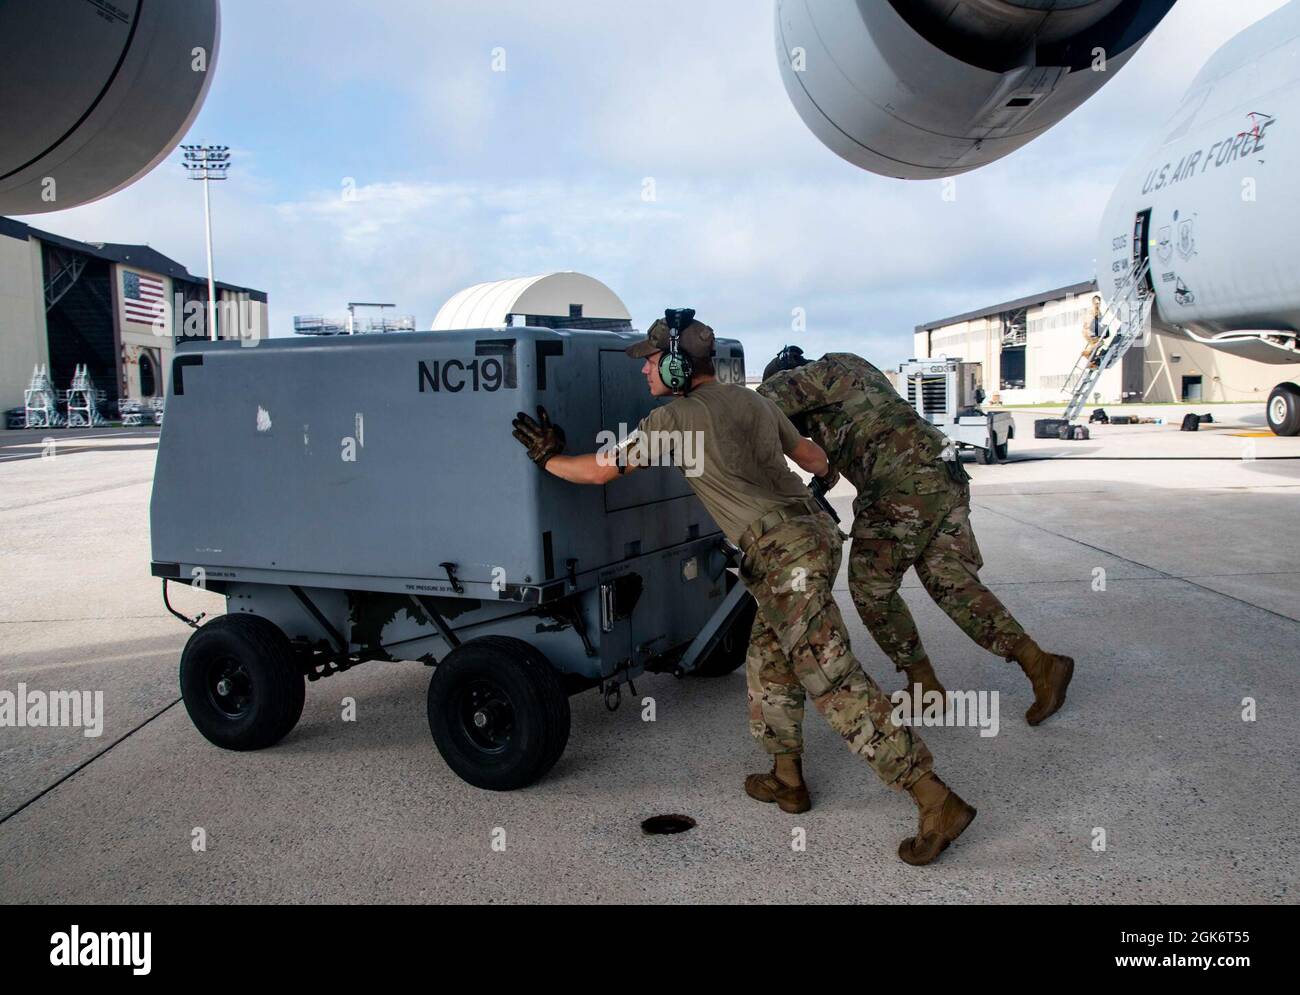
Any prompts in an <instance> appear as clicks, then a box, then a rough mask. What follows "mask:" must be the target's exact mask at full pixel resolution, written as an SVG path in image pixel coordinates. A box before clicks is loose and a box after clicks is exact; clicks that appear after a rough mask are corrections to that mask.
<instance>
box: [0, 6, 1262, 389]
mask: <svg viewBox="0 0 1300 995" xmlns="http://www.w3.org/2000/svg"><path fill="white" fill-rule="evenodd" d="M1279 6H1281V2H1280V0H1234V2H1232V3H1227V2H1223V0H1181V2H1180V3H1178V4H1177V5H1176V7H1175V9H1174V11H1173V12H1172V13H1171V14H1170V15H1169V17H1167V18H1166V20H1165V22H1164V23H1163V24H1162V25H1161V26H1160V27H1159V28H1158V29H1157V30H1156V32H1155V34H1154V35H1153V36H1152V38H1151V39H1150V40H1149V41H1148V43H1147V45H1146V46H1145V47H1144V48H1143V50H1142V51H1141V52H1140V53H1139V54H1138V55H1137V56H1136V58H1135V59H1134V60H1133V61H1132V62H1131V63H1130V64H1129V65H1128V66H1127V67H1125V69H1124V70H1123V71H1122V72H1120V73H1119V74H1117V76H1116V77H1115V79H1114V80H1113V81H1111V82H1110V83H1109V84H1108V85H1107V86H1106V87H1104V88H1103V89H1102V90H1101V92H1100V93H1099V94H1098V95H1097V96H1096V97H1095V98H1094V99H1093V100H1092V101H1090V102H1089V103H1088V104H1086V105H1085V106H1084V107H1083V108H1082V109H1081V110H1080V111H1079V112H1076V114H1074V115H1072V116H1071V117H1069V118H1067V119H1066V120H1065V121H1064V122H1063V123H1061V124H1059V125H1058V126H1057V127H1056V128H1054V129H1053V130H1051V131H1049V132H1048V133H1047V134H1046V135H1045V136H1043V137H1042V138H1040V139H1039V140H1038V141H1036V142H1034V143H1032V144H1031V145H1030V146H1028V147H1027V148H1025V149H1022V150H1021V151H1020V152H1017V153H1016V154H1014V155H1012V156H1010V157H1008V158H1007V159H1005V160H1003V161H1002V162H1000V163H997V164H995V165H993V166H991V167H987V168H985V169H983V170H980V171H978V172H976V173H973V174H967V175H965V176H963V177H960V178H959V179H958V181H957V182H958V185H957V198H956V200H955V201H951V202H948V201H944V200H943V198H942V196H941V188H940V185H939V184H938V183H934V182H926V183H917V182H904V181H899V180H891V179H885V178H882V177H877V176H874V175H871V174H869V173H865V172H862V171H859V170H857V169H855V168H854V167H852V166H850V165H849V164H847V163H845V162H843V161H842V160H840V159H839V158H838V157H837V156H835V155H834V154H832V153H831V152H829V151H828V150H826V149H825V148H824V147H823V146H822V145H821V144H820V143H819V142H818V141H817V139H816V138H814V137H813V136H812V135H811V134H810V133H809V132H807V131H806V130H805V129H804V127H803V125H802V124H801V122H800V121H799V118H798V116H797V114H796V113H795V111H794V109H793V108H792V107H791V106H790V104H789V102H788V101H787V99H786V96H785V92H784V90H783V88H782V85H781V81H780V76H779V73H778V70H777V64H776V55H775V46H774V41H773V24H772V20H773V17H772V4H771V3H770V2H769V0H692V2H688V0H618V2H610V0H371V2H369V3H367V4H364V5H363V4H357V3H355V2H346V3H345V2H342V0H223V2H222V21H223V23H222V39H221V51H220V56H219V59H218V64H217V67H216V77H215V79H214V81H213V85H212V89H211V92H210V93H209V96H208V99H207V103H206V104H205V105H204V108H203V110H202V112H201V113H200V115H199V117H198V119H197V121H196V122H195V124H194V126H193V128H192V129H191V132H190V135H189V136H188V140H189V141H198V142H218V143H224V144H227V145H230V146H231V147H232V149H233V151H234V163H233V168H232V170H231V178H230V179H229V180H228V181H227V182H225V183H223V184H220V185H217V186H215V187H214V191H213V193H214V205H213V210H214V218H215V222H214V239H215V251H216V258H217V275H218V278H219V279H223V280H228V281H230V282H233V283H240V284H244V285H248V286H253V287H257V288H259V289H264V290H266V291H267V292H268V293H269V294H270V301H271V330H272V334H276V335H279V334H288V333H289V330H290V327H291V321H292V316H293V315H294V314H297V313H327V314H338V313H342V311H343V308H344V305H345V304H346V302H347V301H349V300H388V301H393V302H396V303H397V305H398V310H399V312H405V313H413V314H415V315H416V318H417V321H418V324H419V327H422V328H423V327H427V326H428V324H429V322H430V321H432V319H433V315H434V313H435V312H436V311H437V308H438V306H439V305H440V304H441V303H442V302H443V301H444V300H445V299H446V298H447V297H449V296H450V295H451V294H452V293H454V292H455V291H456V290H459V289H460V288H462V287H464V286H466V285H468V284H470V283H476V282H480V281H483V280H493V279H502V278H506V277H512V276H523V275H529V274H532V273H539V272H546V271H550V270H564V269H573V270H579V271H582V272H586V273H590V274H591V275H593V276H596V277H598V278H599V279H602V280H604V281H605V282H606V283H608V284H609V285H610V286H611V287H612V288H613V289H614V290H615V291H616V292H617V293H618V294H619V295H620V296H621V297H622V298H623V299H624V301H625V302H626V303H627V305H628V307H629V308H630V309H631V311H632V314H633V317H634V322H635V323H636V324H637V325H638V326H639V327H645V326H646V325H648V324H649V322H650V321H651V320H652V319H653V318H654V316H655V315H656V314H657V313H661V312H662V309H663V308H664V307H665V306H679V305H685V306H692V307H695V308H696V309H697V310H698V311H699V313H700V316H701V317H702V318H704V319H705V320H706V321H708V322H709V323H710V324H712V325H713V326H714V327H715V328H716V329H717V331H718V333H719V334H720V335H728V336H733V337H738V338H740V339H741V340H742V341H743V342H744V343H745V346H746V350H747V354H748V355H749V356H750V360H751V365H754V361H755V359H757V360H759V363H758V365H759V366H761V363H762V362H765V361H766V359H767V358H768V357H769V356H770V355H771V354H772V353H774V352H775V351H776V350H777V349H778V348H779V347H780V346H781V345H782V344H783V343H784V342H786V341H791V340H794V339H796V338H797V339H798V340H799V341H800V344H802V345H804V346H805V349H806V351H809V352H811V353H814V354H816V353H819V352H822V351H829V350H836V349H845V350H850V351H854V352H858V353H860V354H862V355H864V356H866V357H868V358H870V359H872V360H873V361H874V362H876V363H877V364H878V365H882V366H888V365H894V364H896V363H897V362H899V361H900V360H902V359H905V358H907V356H908V355H909V354H910V351H911V346H912V337H911V331H912V327H913V326H914V325H916V324H919V323H921V322H923V321H928V320H932V319H935V318H939V317H943V316H945V315H949V314H954V313H958V312H961V311H965V310H969V309H972V308H975V307H980V306H984V305H987V304H992V303H996V302H998V301H1001V300H1006V299H1010V298H1014V297H1017V296H1020V295H1023V294H1028V293H1032V292H1034V291H1037V290H1041V289H1046V288H1049V287H1056V286H1061V285H1064V284H1068V283H1074V282H1076V281H1078V280H1083V279H1088V278H1091V277H1092V276H1093V275H1094V274H1093V257H1094V255H1095V252H1096V250H1095V246H1094V243H1095V239H1096V229H1097V223H1098V221H1099V219H1100V216H1101V211H1102V209H1103V208H1104V206H1105V203H1106V200H1107V199H1108V197H1109V195H1110V191H1111V189H1112V187H1113V186H1114V184H1115V182H1116V181H1117V180H1118V179H1119V176H1120V174H1121V172H1122V171H1123V169H1124V167H1125V166H1126V165H1127V163H1128V161H1129V160H1130V159H1131V158H1132V157H1133V156H1134V155H1136V154H1137V153H1138V152H1139V151H1140V149H1141V147H1142V145H1143V144H1144V143H1145V141H1146V140H1147V134H1148V132H1149V131H1150V130H1152V129H1156V128H1158V127H1159V126H1160V125H1162V124H1163V123H1164V122H1165V120H1166V119H1167V118H1168V117H1169V116H1170V115H1171V114H1172V113H1173V110H1174V107H1175V105H1176V102H1177V100H1178V98H1179V97H1180V96H1181V94H1182V92H1183V90H1184V89H1185V88H1186V86H1187V84H1188V83H1189V82H1190V81H1191V79H1192V77H1193V76H1194V75H1195V73H1196V71H1197V70H1198V69H1199V68H1200V66H1201V64H1202V63H1203V62H1204V60H1205V59H1206V58H1207V57H1208V56H1209V55H1210V54H1211V53H1212V52H1213V51H1214V50H1215V49H1217V48H1218V47H1219V45H1221V44H1222V43H1223V42H1224V41H1225V40H1226V39H1227V38H1228V37H1230V36H1231V35H1232V34H1234V33H1235V32H1237V31H1239V30H1240V29H1241V28H1243V27H1245V26H1246V25H1247V24H1249V23H1251V22H1252V21H1254V20H1257V19H1258V18H1259V17H1261V16H1263V15H1264V14H1266V13H1268V12H1270V11H1272V10H1274V9H1276V8H1277V7H1279ZM497 50H501V51H502V52H503V53H504V58H505V67H506V68H505V71H504V72H494V71H493V58H494V52H496V51H497ZM497 54H498V56H499V54H500V53H499V52H498V53H497ZM178 163H179V157H178V155H173V157H172V158H171V159H170V160H168V161H167V162H165V163H163V164H162V165H161V166H159V167H158V168H157V169H156V170H154V172H153V173H151V174H150V175H149V176H147V177H145V178H144V179H143V180H141V181H140V182H139V183H137V184H136V185H135V186H133V187H131V188H129V189H128V190H125V191H123V192H121V193H119V194H117V195H115V196H113V197H110V198H108V199H106V200H104V201H100V202H98V203H96V204H91V205H87V206H86V207H82V208H77V209H74V210H70V211H65V212H59V213H56V214H49V215H42V216H39V217H30V218H26V219H24V220H27V221H28V222H29V223H31V224H33V225H35V226H36V227H39V228H44V229H47V230H51V231H55V232H59V233H62V234H66V235H70V236H73V237H78V238H84V239H89V240H95V241H114V242H145V243H148V244H151V245H153V246H154V247H155V248H157V249H159V250H161V251H163V252H165V253H167V254H168V255H171V256H173V257H175V258H176V259H178V260H180V261H181V262H183V263H185V264H186V265H187V266H188V267H189V268H190V270H191V271H192V272H196V273H199V272H202V271H203V268H204V252H203V241H202V198H201V195H200V191H199V187H198V185H197V184H193V183H189V182H187V180H186V179H185V177H184V175H183V170H182V169H181V167H180V166H179V164H178ZM646 177H653V179H654V184H655V193H656V199H655V200H654V201H653V202H646V201H645V200H643V199H642V185H643V181H644V179H645V178H646ZM353 189H354V190H355V196H354V197H345V190H353ZM795 308H802V309H804V312H805V313H806V315H807V332H806V333H804V334H802V335H800V336H796V335H795V334H794V333H793V332H791V331H790V325H791V314H792V311H793V309H795Z"/></svg>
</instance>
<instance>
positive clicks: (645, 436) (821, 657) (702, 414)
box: [512, 321, 975, 864]
mask: <svg viewBox="0 0 1300 995" xmlns="http://www.w3.org/2000/svg"><path fill="white" fill-rule="evenodd" d="M669 344H670V336H669V329H668V327H667V326H666V325H665V323H664V322H662V321H657V322H655V324H654V325H652V326H651V328H650V331H649V333H648V335H647V338H646V340H645V341H643V342H638V343H636V344H635V345H633V346H631V347H630V348H629V349H628V350H627V351H628V354H629V355H630V356H634V357H637V358H643V359H645V361H646V362H645V365H644V366H643V367H642V372H643V373H644V374H645V376H646V382H647V386H648V387H649V388H650V392H651V394H653V395H655V396H657V397H666V396H669V395H671V394H673V393H674V391H673V390H672V389H671V388H670V387H668V386H667V385H666V384H665V382H664V376H663V371H662V367H661V363H660V360H661V358H663V357H664V353H665V351H666V350H667V349H668V348H669ZM674 344H678V343H674ZM679 348H680V350H681V351H682V352H684V353H685V354H686V355H688V356H689V357H690V358H691V359H692V360H693V365H694V372H693V374H692V375H691V376H690V379H689V381H688V383H687V385H686V389H685V390H681V391H679V392H677V396H676V397H674V398H673V400H672V401H670V402H669V403H668V404H665V405H662V406H660V407H657V408H655V409H653V410H652V411H651V413H650V414H649V415H648V416H647V417H646V418H645V419H643V420H642V422H641V424H640V425H639V426H638V428H637V431H636V433H634V434H633V436H632V437H631V438H630V439H629V440H628V442H627V443H625V444H624V445H623V446H622V447H620V449H619V451H618V454H617V456H616V457H615V458H614V459H610V458H602V456H601V455H600V454H594V453H592V454H585V455H566V454H564V452H563V450H564V445H565V442H564V433H563V431H562V430H561V429H560V428H559V426H557V425H553V424H552V423H551V422H550V421H549V419H548V418H547V416H546V413H545V411H543V410H539V412H538V418H537V419H533V418H532V417H531V416H530V415H527V414H524V413H522V412H521V413H520V414H519V415H517V416H516V418H515V420H514V422H513V423H512V425H513V429H514V436H515V438H516V439H518V440H519V442H520V443H521V444H522V445H524V446H525V447H526V448H527V450H528V454H529V456H530V457H531V458H532V459H533V460H534V462H536V463H537V464H538V465H539V466H541V467H543V468H544V469H545V470H546V471H547V472H549V473H552V474H554V475H555V476H557V477H560V478H561V479H563V480H568V481H571V482H573V483H583V484H611V483H613V482H614V481H616V480H617V478H618V477H619V476H621V475H623V474H625V473H628V472H632V471H634V470H636V469H637V468H638V467H639V466H643V465H645V449H644V448H643V447H642V446H641V445H640V442H641V440H647V441H649V442H651V443H653V439H652V438H650V437H652V436H653V435H654V434H655V433H665V434H667V435H672V436H676V437H679V438H681V437H684V436H685V435H686V434H687V433H692V434H697V435H698V437H699V438H700V439H701V440H702V443H703V450H702V459H701V460H700V463H699V465H698V466H696V467H694V469H695V470H696V471H698V472H695V473H692V474H687V477H686V479H687V482H688V483H689V484H690V486H691V488H692V489H693V490H694V491H695V493H696V495H697V496H698V497H699V499H700V501H701V502H702V503H703V504H704V506H705V508H707V509H708V511H709V514H710V515H712V516H713V519H714V521H716V522H717V523H718V527H719V528H720V529H721V530H722V532H723V533H724V534H725V535H726V536H727V538H728V539H730V540H731V541H732V542H733V543H735V544H736V545H737V546H739V547H740V549H741V551H742V552H743V554H744V560H743V562H742V565H741V576H742V579H743V580H744V583H745V585H746V587H747V588H748V589H749V591H750V593H751V594H753V596H754V598H755V600H756V601H757V602H758V613H757V616H756V618H755V621H754V626H753V630H752V632H751V637H750V647H749V652H748V654H747V658H746V670H747V680H748V687H749V696H748V697H749V717H750V728H751V730H752V731H753V733H754V735H755V737H756V738H757V739H758V741H759V743H760V744H761V745H762V746H763V747H764V749H766V750H767V751H768V752H769V753H771V754H772V755H773V757H774V766H773V769H772V771H771V772H770V773H768V772H763V773H757V774H751V775H750V776H749V777H747V778H746V779H745V792H746V793H747V794H748V795H749V796H750V797H751V798H754V799H756V800H758V801H762V802H774V803H776V805H777V806H778V807H779V808H781V809H782V810H783V811H785V812H792V813H793V812H804V811H807V810H808V809H809V808H810V807H811V804H812V803H811V800H810V798H809V795H808V789H807V786H806V785H805V784H804V781H803V765H802V759H801V758H802V754H803V729H802V725H803V714H804V701H805V698H806V697H807V696H811V697H812V702H813V706H814V707H815V708H816V709H817V710H818V711H819V712H821V713H822V714H823V715H824V716H825V717H826V719H827V721H828V722H830V724H831V726H832V727H833V728H834V729H835V731H836V732H838V733H839V734H840V735H841V736H842V737H843V738H844V739H845V741H846V742H847V743H848V744H849V747H850V748H851V749H853V750H854V751H855V752H857V753H858V754H860V755H861V756H863V757H864V758H865V759H866V760H867V762H868V763H870V764H871V766H872V767H873V768H874V770H875V771H876V773H877V774H878V775H879V776H880V778H881V780H883V781H884V782H885V783H886V784H888V785H889V786H890V787H893V788H895V789H898V790H906V791H907V792H908V793H909V794H910V795H911V797H912V799H913V800H914V801H915V802H916V804H917V808H918V810H919V811H918V816H919V825H918V831H917V834H916V835H915V836H912V837H909V838H907V839H905V840H904V841H903V842H902V844H901V845H900V846H899V848H898V854H899V857H900V858H902V859H903V860H904V861H906V862H907V863H909V864H928V863H930V862H931V861H932V860H934V859H935V858H937V857H938V856H939V854H940V853H942V852H943V851H944V850H945V849H946V848H947V847H948V845H949V844H950V843H952V841H953V840H955V839H956V838H957V837H958V836H960V835H961V833H962V832H963V831H965V829H966V827H967V826H969V825H970V823H971V820H972V819H974V818H975V809H974V808H973V807H971V806H970V805H967V804H966V803H965V802H964V801H962V799H961V798H959V797H958V796H957V794H956V792H954V791H952V790H951V789H950V788H949V787H948V786H947V785H945V784H944V783H943V781H941V780H940V779H939V778H938V776H937V775H936V774H935V773H934V771H933V764H934V761H933V758H932V756H931V755H930V751H929V750H928V749H927V748H926V746H925V743H924V742H922V741H921V737H920V736H919V735H917V734H916V733H915V732H914V731H913V730H912V729H911V728H910V727H909V726H907V725H905V724H899V723H896V722H895V721H894V718H893V716H892V715H891V712H892V710H893V709H892V705H891V702H890V701H889V699H888V698H887V697H886V696H885V694H884V692H883V691H881V689H880V688H879V687H878V686H877V685H876V683H875V681H873V680H872V679H871V678H870V677H869V676H868V675H867V674H866V673H865V672H864V671H863V669H862V667H861V666H860V665H859V664H858V661H857V660H856V659H855V658H854V656H853V653H852V652H851V650H850V648H849V637H848V632H847V630H846V628H845V625H844V619H843V618H842V617H841V615H840V611H839V608H838V606H837V605H836V603H835V597H834V595H833V593H832V586H833V584H834V581H835V576H836V574H837V573H838V572H839V566H840V557H841V550H842V547H843V541H844V537H843V536H842V535H841V534H840V531H839V529H837V528H836V527H835V523H834V522H833V521H832V520H831V518H830V516H829V515H827V514H826V513H825V512H824V511H823V510H822V509H821V507H820V506H819V505H818V504H817V503H816V502H815V501H814V500H813V499H812V497H811V495H810V494H809V493H808V490H807V488H805V487H804V485H803V483H802V481H801V480H800V479H799V477H798V475H797V474H795V473H793V472H792V471H791V470H790V468H789V466H788V465H787V464H786V456H787V455H788V456H789V457H790V458H791V459H793V460H794V461H795V462H796V463H798V464H799V465H800V466H801V467H803V468H804V469H805V470H807V471H808V472H811V473H821V474H824V473H827V472H829V464H828V462H827V459H826V454H825V453H824V452H823V451H822V450H821V449H820V448H819V447H818V446H817V445H816V444H815V443H813V442H811V441H810V440H808V439H805V438H801V437H800V434H799V432H797V431H796V430H795V428H794V426H793V425H792V424H791V423H790V421H789V420H788V419H787V418H786V417H785V415H783V414H782V413H781V411H780V410H779V408H778V407H777V406H776V405H775V404H773V403H772V402H771V401H770V400H767V399H766V398H763V397H760V396H758V395H757V394H755V393H754V392H753V391H751V390H748V389H747V388H745V387H744V386H742V385H740V384H724V383H720V382H719V381H718V380H717V377H716V375H715V374H714V370H713V366H712V362H711V358H710V357H711V356H712V353H713V331H712V329H710V328H709V327H708V326H707V325H703V324H701V323H699V322H693V323H691V324H690V325H689V326H688V327H686V328H685V329H684V330H682V331H681V333H680V338H679ZM672 355H673V354H672V353H669V355H668V359H669V360H671V359H672ZM648 448H650V449H653V445H651V446H649V447H648ZM614 486H617V484H614Z"/></svg>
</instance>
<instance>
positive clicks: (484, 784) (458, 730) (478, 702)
mask: <svg viewBox="0 0 1300 995" xmlns="http://www.w3.org/2000/svg"><path fill="white" fill-rule="evenodd" d="M428 707H429V731H430V732H431V733H433V741H434V743H436V744H437V747H438V752H439V753H441V754H442V757H443V759H444V760H446V761H447V766H448V767H450V768H451V769H452V770H453V771H455V772H456V774H457V775H458V776H459V777H460V778H461V779H462V780H464V781H467V782H469V783H470V784H472V785H474V786H475V787H476V788H487V789H488V790H489V791H511V790H513V789H515V788H523V787H526V786H527V785H529V784H532V783H533V782H534V781H537V780H538V779H540V778H541V777H542V776H543V775H544V774H545V773H546V772H547V771H548V770H550V769H551V767H552V766H554V764H555V762H556V761H557V760H559V759H560V754H562V753H563V752H564V747H565V744H567V743H568V741H569V697H568V695H566V694H565V693H564V688H563V687H561V686H560V681H559V678H558V677H557V676H556V674H555V671H554V670H553V669H552V668H551V664H550V662H549V661H548V660H547V659H546V657H545V656H543V655H542V654H541V653H540V652H539V651H538V650H536V649H534V648H533V647H532V646H530V645H528V643H526V642H524V641H523V640H522V639H513V638H510V637H508V636H482V637H480V638H478V639H473V640H470V641H469V642H467V643H463V644H461V645H460V646H458V647H457V648H456V649H454V650H452V651H451V652H450V653H448V654H447V656H446V657H445V658H444V659H443V661H442V662H441V663H439V664H438V666H437V667H436V668H435V670H434V672H433V678H432V679H431V680H430V681H429V706H428Z"/></svg>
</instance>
